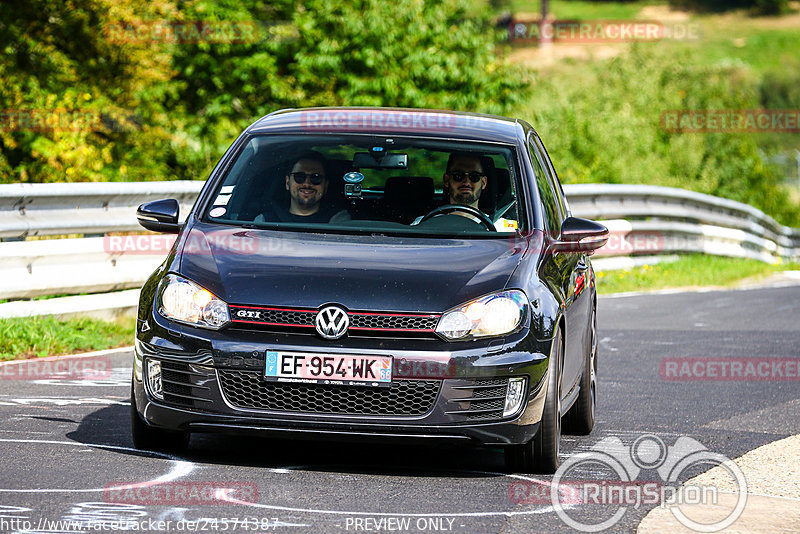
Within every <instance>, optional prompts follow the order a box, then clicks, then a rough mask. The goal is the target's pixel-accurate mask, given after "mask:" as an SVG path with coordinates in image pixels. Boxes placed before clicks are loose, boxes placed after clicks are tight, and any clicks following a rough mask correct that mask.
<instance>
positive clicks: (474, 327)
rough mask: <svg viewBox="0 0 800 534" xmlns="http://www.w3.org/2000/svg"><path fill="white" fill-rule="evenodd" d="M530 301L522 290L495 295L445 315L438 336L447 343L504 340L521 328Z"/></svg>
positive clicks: (439, 326)
mask: <svg viewBox="0 0 800 534" xmlns="http://www.w3.org/2000/svg"><path fill="white" fill-rule="evenodd" d="M527 309H528V297H526V296H525V293H523V292H522V291H520V290H519V289H509V290H507V291H501V292H499V293H492V294H491V295H486V296H485V297H481V298H479V299H476V300H473V301H472V302H467V303H466V304H464V305H462V306H459V307H457V308H454V309H452V310H450V311H448V312H445V313H444V315H442V317H441V319H439V324H438V325H436V333H437V334H439V335H440V336H442V337H443V338H444V339H446V340H448V341H454V340H457V339H459V340H463V339H472V338H477V337H488V336H501V335H503V334H508V333H510V332H513V331H514V330H516V329H517V328H519V326H520V324H522V320H523V319H524V318H525V314H526V313H527Z"/></svg>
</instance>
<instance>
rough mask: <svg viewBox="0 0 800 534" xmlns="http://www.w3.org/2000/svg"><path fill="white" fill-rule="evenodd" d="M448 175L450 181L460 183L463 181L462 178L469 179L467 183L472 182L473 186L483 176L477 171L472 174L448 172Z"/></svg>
mask: <svg viewBox="0 0 800 534" xmlns="http://www.w3.org/2000/svg"><path fill="white" fill-rule="evenodd" d="M448 174H449V175H450V179H451V180H454V181H456V182H459V183H460V182H463V181H464V178H469V181H470V182H472V183H473V184H474V183H477V182H478V180H480V179H481V178H483V176H484V175H483V173H482V172H478V171H472V172H463V171H450V172H449V173H448Z"/></svg>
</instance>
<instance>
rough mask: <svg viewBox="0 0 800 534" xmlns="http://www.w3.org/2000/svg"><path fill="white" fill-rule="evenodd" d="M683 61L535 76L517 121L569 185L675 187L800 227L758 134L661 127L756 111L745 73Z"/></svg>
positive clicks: (753, 87) (656, 56)
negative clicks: (676, 116) (678, 114)
mask: <svg viewBox="0 0 800 534" xmlns="http://www.w3.org/2000/svg"><path fill="white" fill-rule="evenodd" d="M690 54H691V52H690V51H683V52H681V55H679V56H678V57H670V58H666V57H664V55H663V53H662V52H659V51H657V50H654V49H652V48H646V47H645V46H633V47H632V49H631V52H630V55H628V56H620V57H617V58H614V59H612V60H610V61H607V62H597V63H590V64H587V65H585V66H582V68H581V69H580V71H579V72H576V70H569V71H566V72H564V73H561V74H555V73H553V74H549V75H548V76H546V77H545V76H542V77H541V78H539V79H537V80H536V82H535V83H534V97H533V100H532V104H531V105H530V106H528V107H524V108H522V110H521V113H520V114H521V115H522V116H523V117H528V118H529V119H530V120H531V122H532V124H533V125H534V127H536V128H537V129H538V130H539V131H540V132H541V134H542V136H543V138H544V140H545V142H546V143H547V148H548V150H549V151H550V153H551V156H552V157H553V159H554V161H555V163H556V166H557V168H556V170H557V171H558V173H559V176H560V178H561V179H562V180H563V181H564V182H566V183H570V182H605V183H639V184H653V185H664V186H671V187H681V188H685V189H690V190H694V191H698V192H701V193H708V194H712V195H719V196H723V197H726V198H730V199H733V200H738V201H740V202H745V203H748V204H751V205H753V206H756V207H758V208H760V209H761V210H763V211H764V212H766V213H768V214H770V215H772V216H773V217H776V218H777V219H779V220H780V221H781V222H783V224H789V225H793V226H800V210H798V206H796V205H794V204H792V202H791V201H790V200H789V197H788V195H787V192H786V191H785V189H784V186H783V180H784V177H783V175H782V173H781V171H780V169H778V168H777V167H775V166H773V165H771V164H768V163H767V162H766V160H765V158H763V157H762V155H761V153H760V149H761V147H760V145H759V141H760V140H761V138H760V137H758V136H761V135H764V134H751V133H669V132H667V131H665V130H664V129H663V128H662V127H661V114H662V112H665V111H668V110H721V109H759V108H761V107H762V106H761V99H762V98H763V96H762V85H761V82H760V80H759V79H758V78H757V77H755V76H754V75H752V74H751V73H750V72H749V71H748V70H747V69H745V68H741V67H736V66H703V67H695V66H691V64H692V62H691V57H690ZM578 77H579V78H578ZM787 83H791V82H787ZM787 90H788V85H787ZM770 98H772V97H770Z"/></svg>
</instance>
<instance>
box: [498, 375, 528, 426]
mask: <svg viewBox="0 0 800 534" xmlns="http://www.w3.org/2000/svg"><path fill="white" fill-rule="evenodd" d="M523 400H525V378H523V377H520V378H510V379H509V380H508V389H507V390H506V405H505V407H504V408H503V417H509V416H511V415H514V414H516V413H517V412H518V411H519V408H520V406H522V401H523Z"/></svg>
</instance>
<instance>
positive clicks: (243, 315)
mask: <svg viewBox="0 0 800 534" xmlns="http://www.w3.org/2000/svg"><path fill="white" fill-rule="evenodd" d="M236 317H239V318H240V319H260V318H261V312H259V311H250V310H239V311H238V312H236Z"/></svg>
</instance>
